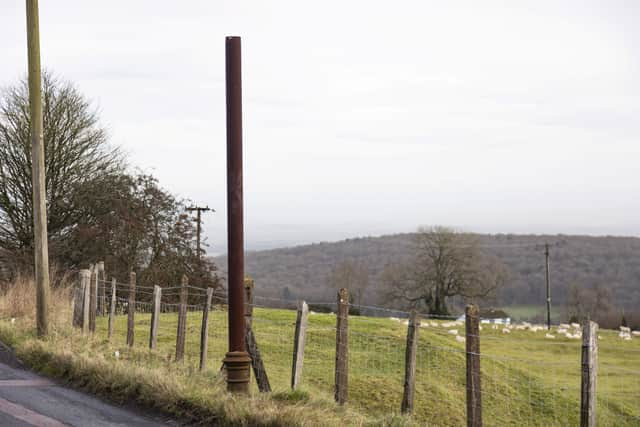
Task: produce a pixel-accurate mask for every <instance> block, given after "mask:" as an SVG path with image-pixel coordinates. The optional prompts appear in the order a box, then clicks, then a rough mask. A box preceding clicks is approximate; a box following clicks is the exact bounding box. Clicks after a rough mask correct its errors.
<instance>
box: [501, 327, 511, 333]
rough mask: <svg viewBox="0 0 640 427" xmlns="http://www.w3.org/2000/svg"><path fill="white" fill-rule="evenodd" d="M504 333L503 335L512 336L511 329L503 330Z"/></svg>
mask: <svg viewBox="0 0 640 427" xmlns="http://www.w3.org/2000/svg"><path fill="white" fill-rule="evenodd" d="M502 333H503V334H510V333H511V329H509V328H503V329H502Z"/></svg>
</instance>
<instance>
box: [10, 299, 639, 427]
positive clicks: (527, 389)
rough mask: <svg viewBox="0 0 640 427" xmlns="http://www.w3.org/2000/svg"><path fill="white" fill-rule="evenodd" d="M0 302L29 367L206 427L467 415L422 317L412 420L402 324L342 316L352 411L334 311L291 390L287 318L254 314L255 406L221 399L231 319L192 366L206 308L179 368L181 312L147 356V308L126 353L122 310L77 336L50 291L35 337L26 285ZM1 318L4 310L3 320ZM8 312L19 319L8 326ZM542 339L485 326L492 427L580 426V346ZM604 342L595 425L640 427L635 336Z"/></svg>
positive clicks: (442, 331)
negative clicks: (341, 396)
mask: <svg viewBox="0 0 640 427" xmlns="http://www.w3.org/2000/svg"><path fill="white" fill-rule="evenodd" d="M18 291H20V287H15V288H12V290H11V292H10V293H7V294H5V295H0V311H1V313H2V316H0V318H1V319H0V339H2V340H3V341H4V342H6V343H8V344H10V345H12V346H13V347H14V348H15V349H16V352H17V354H18V356H19V357H20V358H22V359H23V360H24V361H25V362H26V363H27V364H28V365H30V366H31V367H33V368H34V369H37V370H39V371H41V372H43V373H45V374H47V375H50V376H52V377H58V378H62V379H64V380H66V381H68V382H69V383H71V384H73V385H74V386H77V387H80V388H83V389H86V390H88V391H91V392H94V393H97V394H101V395H104V396H107V397H109V398H110V399H112V400H115V401H136V402H138V403H139V404H141V405H145V406H148V407H150V408H156V409H159V410H162V411H165V412H167V413H171V414H174V415H175V416H176V417H178V418H181V419H183V420H191V421H200V422H202V423H203V424H205V425H211V424H216V423H218V424H223V425H307V426H315V425H323V426H324V425H335V426H342V425H397V426H402V425H425V424H428V425H431V426H460V425H464V424H466V420H465V396H466V394H465V353H464V343H460V342H458V341H457V340H456V339H455V337H454V335H452V334H450V333H449V330H450V329H458V331H459V333H460V334H463V332H464V325H451V326H448V327H446V328H445V327H443V322H442V321H434V320H423V325H425V326H426V327H423V328H420V330H419V347H418V357H417V383H416V400H415V405H414V406H415V414H414V415H413V416H412V417H403V416H400V415H399V408H400V402H401V399H402V385H403V374H404V352H405V337H406V328H407V327H406V325H405V324H403V323H402V322H401V321H399V320H392V319H389V318H381V317H365V316H351V317H350V318H349V403H348V404H347V405H346V406H345V407H339V406H337V405H335V404H334V403H333V402H332V400H333V385H334V364H335V322H336V318H335V315H333V314H315V313H313V314H310V316H309V326H308V330H307V335H306V347H305V359H304V371H303V378H302V385H301V391H300V392H291V391H290V390H289V384H290V376H291V364H292V348H293V334H294V323H295V314H296V313H295V311H293V310H282V309H267V308H256V309H255V311H254V320H253V329H254V331H255V335H256V338H257V341H258V344H259V348H260V352H261V354H262V356H263V359H264V363H265V368H266V371H267V373H268V376H269V379H270V382H271V386H272V389H273V390H274V392H273V393H271V394H267V395H265V394H260V393H258V391H257V387H255V384H254V385H253V392H252V397H251V398H249V399H246V398H242V397H235V396H230V395H228V394H227V393H225V392H224V382H223V380H222V379H221V377H220V375H219V372H220V366H221V361H222V358H223V357H224V353H225V352H226V348H227V335H226V330H227V313H226V311H224V310H221V309H219V310H216V311H212V312H211V315H210V317H209V319H210V320H209V322H210V323H209V350H208V368H207V370H206V371H205V372H203V373H200V372H198V360H199V339H200V325H201V315H202V314H201V313H200V312H190V313H188V326H187V343H186V354H185V360H184V362H182V363H175V362H174V357H175V341H176V329H177V315H176V314H175V313H163V314H162V315H161V318H160V322H159V335H158V348H157V349H156V350H153V351H150V350H148V341H149V324H150V315H149V314H141V313H137V314H136V323H135V327H136V331H135V345H134V347H133V348H128V347H127V346H126V345H125V336H126V316H125V315H119V316H117V317H116V325H115V335H114V337H113V338H112V340H111V341H110V342H109V341H108V340H107V339H106V336H107V333H106V330H107V319H106V318H104V317H99V318H98V319H97V330H96V333H95V335H94V336H93V337H84V336H82V334H81V333H80V332H79V331H78V330H74V329H71V327H70V326H69V323H70V311H69V307H68V300H69V299H68V294H66V293H60V294H59V295H56V293H54V301H55V304H54V305H55V306H54V309H53V310H52V312H53V313H54V314H55V316H53V317H52V325H53V328H52V332H51V335H50V337H49V338H47V339H45V340H38V339H36V338H35V337H34V332H33V320H32V319H31V318H29V317H28V315H26V316H24V318H23V317H19V316H20V313H33V307H20V308H19V310H18V309H17V308H16V307H18V302H19V301H27V299H25V295H28V294H30V291H28V288H25V289H22V290H21V291H20V292H18ZM7 313H9V316H6V314H7ZM11 316H16V317H17V319H16V321H15V322H11V321H10V318H11ZM553 333H554V334H555V335H556V338H555V339H545V338H544V336H545V331H538V332H531V331H526V330H512V331H511V333H509V334H504V333H502V331H501V330H500V329H492V328H491V327H490V326H489V325H483V330H482V331H481V353H482V357H481V369H482V405H483V416H484V421H485V424H486V425H491V426H516V425H517V426H566V425H577V424H578V421H579V404H580V389H579V386H580V373H581V371H580V351H581V342H580V340H572V339H568V338H564V337H560V335H559V334H557V333H556V332H553ZM600 336H601V339H600V340H599V345H600V352H599V376H598V422H599V425H601V426H634V425H635V426H637V425H640V339H638V338H635V339H633V340H631V341H622V340H621V339H620V338H618V337H617V332H616V331H601V332H600Z"/></svg>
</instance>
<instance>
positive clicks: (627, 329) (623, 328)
mask: <svg viewBox="0 0 640 427" xmlns="http://www.w3.org/2000/svg"><path fill="white" fill-rule="evenodd" d="M620 332H626V333H631V328H628V327H626V326H620Z"/></svg>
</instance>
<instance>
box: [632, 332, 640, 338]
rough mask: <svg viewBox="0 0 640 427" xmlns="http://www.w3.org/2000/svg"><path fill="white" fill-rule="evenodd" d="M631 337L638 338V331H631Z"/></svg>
mask: <svg viewBox="0 0 640 427" xmlns="http://www.w3.org/2000/svg"><path fill="white" fill-rule="evenodd" d="M631 335H633V336H634V337H640V331H632V332H631Z"/></svg>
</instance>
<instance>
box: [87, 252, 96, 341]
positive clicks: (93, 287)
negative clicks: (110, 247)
mask: <svg viewBox="0 0 640 427" xmlns="http://www.w3.org/2000/svg"><path fill="white" fill-rule="evenodd" d="M89 305H90V309H89V330H90V331H91V333H92V334H93V333H95V331H96V314H97V313H98V265H97V264H96V265H94V266H93V268H92V269H91V298H90V301H89Z"/></svg>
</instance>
